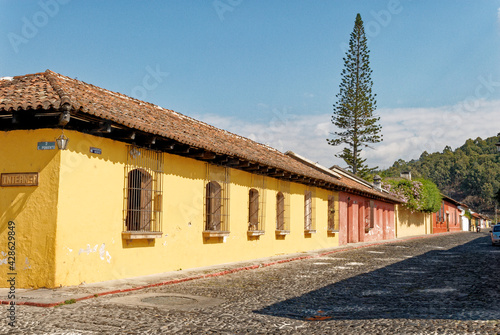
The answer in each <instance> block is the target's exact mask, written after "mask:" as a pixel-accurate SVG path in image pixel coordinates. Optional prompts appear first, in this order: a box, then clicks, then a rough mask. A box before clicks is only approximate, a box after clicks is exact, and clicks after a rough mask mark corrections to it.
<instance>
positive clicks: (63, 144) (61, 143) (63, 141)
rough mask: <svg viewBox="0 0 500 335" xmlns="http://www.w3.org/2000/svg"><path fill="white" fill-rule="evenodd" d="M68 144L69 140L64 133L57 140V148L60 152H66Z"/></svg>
mask: <svg viewBox="0 0 500 335" xmlns="http://www.w3.org/2000/svg"><path fill="white" fill-rule="evenodd" d="M68 142H69V138H67V137H66V136H64V132H63V133H62V134H61V135H60V136H59V137H58V138H56V143H57V148H58V149H59V150H66V148H67V147H68Z"/></svg>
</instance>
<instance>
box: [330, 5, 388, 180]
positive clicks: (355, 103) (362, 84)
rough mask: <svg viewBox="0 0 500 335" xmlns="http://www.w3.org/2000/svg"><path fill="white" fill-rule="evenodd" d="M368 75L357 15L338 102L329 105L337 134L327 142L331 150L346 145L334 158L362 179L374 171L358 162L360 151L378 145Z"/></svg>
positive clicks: (361, 161)
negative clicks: (331, 106) (331, 108)
mask: <svg viewBox="0 0 500 335" xmlns="http://www.w3.org/2000/svg"><path fill="white" fill-rule="evenodd" d="M371 73H372V70H371V69H370V61H369V50H368V47H367V40H366V36H365V30H364V27H363V20H361V15H359V14H358V15H357V16H356V21H355V23H354V30H353V32H352V33H351V38H350V40H349V50H348V51H347V52H346V57H344V69H343V70H342V82H341V84H340V92H339V94H337V98H338V101H337V102H336V103H335V104H334V105H333V116H332V123H333V124H334V125H335V126H337V128H339V130H338V131H336V132H335V133H333V135H335V138H333V139H327V141H328V143H329V144H330V145H333V146H338V145H340V144H347V147H345V148H344V149H343V151H342V153H341V154H337V155H336V156H337V157H339V158H342V159H343V160H344V161H345V162H346V163H347V165H348V168H349V169H350V170H351V171H352V172H353V173H354V174H357V175H360V176H362V177H364V176H366V175H367V174H368V173H370V172H373V171H374V170H375V169H377V168H378V167H375V168H369V167H368V165H367V164H365V161H366V159H363V158H361V152H362V149H363V148H365V147H370V146H369V144H370V143H378V142H380V141H382V135H379V133H380V130H381V126H380V125H379V124H378V121H379V119H380V118H379V117H376V116H375V115H374V114H373V112H374V111H375V109H376V101H375V96H376V95H375V94H372V86H373V82H372V80H371Z"/></svg>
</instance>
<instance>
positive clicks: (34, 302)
mask: <svg viewBox="0 0 500 335" xmlns="http://www.w3.org/2000/svg"><path fill="white" fill-rule="evenodd" d="M460 233H461V232H460ZM446 234H457V233H455V232H454V233H441V234H433V235H418V236H411V237H402V238H395V239H391V240H384V241H376V242H359V243H350V244H348V245H343V246H338V247H334V248H329V249H322V250H316V251H311V252H303V253H296V254H287V255H280V256H273V257H267V258H260V259H256V260H252V261H244V262H235V263H226V264H220V265H215V266H209V267H203V268H195V269H190V270H180V271H170V272H165V273H160V274H155V275H150V276H143V277H134V278H127V279H118V280H110V281H105V282H99V283H93V284H81V285H78V286H68V287H60V288H54V289H47V288H39V289H16V290H15V300H10V299H8V295H9V289H8V288H0V304H3V305H6V304H10V303H11V302H12V301H14V302H15V304H16V305H29V306H37V307H53V306H57V305H61V304H65V303H66V304H68V303H74V302H77V301H81V300H85V299H91V298H96V297H99V296H103V295H109V294H117V293H124V292H131V291H136V290H141V289H144V288H148V287H155V286H163V285H171V284H176V283H180V282H185V281H190V280H196V279H203V278H208V277H216V276H222V275H226V274H230V273H234V272H239V271H246V270H253V269H258V268H262V267H267V266H272V265H276V264H282V263H287V262H293V261H298V260H303V259H310V258H315V257H321V256H325V255H328V254H332V253H336V252H342V251H346V250H353V249H359V248H366V247H370V246H375V245H381V244H388V243H395V242H401V241H408V240H413V239H421V238H432V237H436V236H442V235H446Z"/></svg>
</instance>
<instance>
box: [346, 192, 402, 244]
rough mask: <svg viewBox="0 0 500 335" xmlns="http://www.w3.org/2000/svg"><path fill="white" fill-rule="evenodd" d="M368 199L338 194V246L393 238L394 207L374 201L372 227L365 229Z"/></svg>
mask: <svg viewBox="0 0 500 335" xmlns="http://www.w3.org/2000/svg"><path fill="white" fill-rule="evenodd" d="M369 201H370V199H368V198H365V197H362V196H358V195H353V194H349V193H345V192H340V198H339V209H340V210H339V212H340V213H339V215H340V217H339V218H340V231H341V234H340V240H339V243H340V244H347V243H356V242H370V241H381V240H387V239H391V238H394V236H395V231H394V227H395V226H394V205H393V204H390V203H386V202H383V201H378V200H374V201H373V202H374V227H373V228H370V229H365V227H366V226H367V223H366V222H365V220H366V218H367V217H368V215H369V211H370V209H369V206H368V205H367V202H368V203H369Z"/></svg>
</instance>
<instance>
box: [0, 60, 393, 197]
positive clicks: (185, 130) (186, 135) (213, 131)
mask: <svg viewBox="0 0 500 335" xmlns="http://www.w3.org/2000/svg"><path fill="white" fill-rule="evenodd" d="M28 109H43V110H48V109H55V110H61V111H62V110H65V109H66V110H71V111H78V112H81V113H85V114H88V115H92V116H96V117H99V118H102V119H104V120H109V121H112V122H115V123H116V124H121V125H123V126H126V127H129V128H132V129H135V130H139V131H143V132H145V133H149V134H153V135H157V136H161V137H164V138H169V139H173V140H176V141H178V142H180V143H183V144H186V145H189V146H192V147H195V148H200V149H205V150H208V151H211V152H214V153H217V154H222V155H228V156H232V157H237V158H241V159H243V160H247V161H250V162H255V163H259V164H262V165H265V166H269V167H273V168H278V169H281V170H284V171H288V172H290V173H294V174H298V175H302V176H305V177H308V178H313V179H317V180H323V181H325V182H327V183H330V184H333V185H336V186H337V188H342V189H344V190H353V191H362V192H366V193H368V194H372V195H374V196H378V197H384V195H381V193H380V192H374V191H373V190H371V189H369V188H367V187H364V186H363V185H360V184H358V183H353V182H352V181H349V180H347V178H342V179H341V180H339V179H338V178H335V177H333V176H331V175H327V174H325V173H322V172H320V171H318V170H317V169H315V168H312V167H310V166H307V165H305V164H303V163H301V162H298V161H296V160H295V159H292V158H290V157H289V156H287V155H285V154H283V153H281V152H280V151H278V150H276V149H273V148H271V147H269V146H267V145H264V144H260V143H257V142H255V141H252V140H250V139H247V138H245V137H242V136H239V135H236V134H233V133H230V132H228V131H225V130H222V129H218V128H216V127H213V126H211V125H209V124H206V123H204V122H201V121H198V120H195V119H193V118H190V117H187V116H185V115H182V114H180V113H177V112H174V111H172V110H169V109H165V108H162V107H159V106H156V105H154V104H151V103H147V102H144V101H140V100H137V99H134V98H131V97H128V96H126V95H123V94H120V93H116V92H112V91H109V90H106V89H103V88H100V87H97V86H94V85H91V84H87V83H84V82H82V81H79V80H76V79H72V78H69V77H66V76H63V75H61V74H58V73H55V72H53V71H50V70H47V71H45V72H42V73H36V74H29V75H24V76H16V77H13V78H1V79H0V113H2V112H3V113H5V112H12V111H23V110H28ZM385 198H386V199H387V200H389V201H393V202H399V200H398V199H395V198H393V197H390V196H385Z"/></svg>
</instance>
